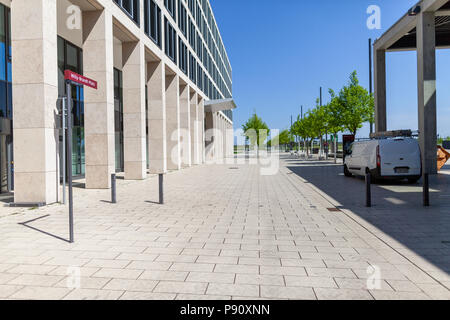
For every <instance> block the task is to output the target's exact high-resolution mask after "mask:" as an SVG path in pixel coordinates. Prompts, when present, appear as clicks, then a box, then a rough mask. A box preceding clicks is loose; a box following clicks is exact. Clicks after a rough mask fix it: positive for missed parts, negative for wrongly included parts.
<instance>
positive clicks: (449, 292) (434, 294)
mask: <svg viewBox="0 0 450 320" xmlns="http://www.w3.org/2000/svg"><path fill="white" fill-rule="evenodd" d="M417 286H418V287H419V288H420V289H422V291H423V292H425V293H426V294H427V295H428V296H430V297H431V298H432V299H436V300H450V289H446V288H444V287H442V286H441V285H438V284H429V283H418V284H417Z"/></svg>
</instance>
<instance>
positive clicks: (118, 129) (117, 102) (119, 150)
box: [114, 69, 125, 172]
mask: <svg viewBox="0 0 450 320" xmlns="http://www.w3.org/2000/svg"><path fill="white" fill-rule="evenodd" d="M114 130H115V132H114V134H115V150H116V153H115V156H116V172H123V171H124V170H125V165H124V147H123V98H122V71H120V70H118V69H114Z"/></svg>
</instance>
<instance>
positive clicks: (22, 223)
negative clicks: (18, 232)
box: [19, 214, 70, 243]
mask: <svg viewBox="0 0 450 320" xmlns="http://www.w3.org/2000/svg"><path fill="white" fill-rule="evenodd" d="M49 216H50V215H49V214H47V215H45V216H42V217H39V218H35V219H32V220H28V221H25V222H21V223H19V224H20V225H22V226H24V227H27V228H29V229H31V230H34V231H37V232H40V233H43V234H45V235H47V236H50V237H53V238H55V239H58V240H61V241H65V242H67V243H70V241H69V240H68V239H64V238H62V237H60V236H57V235H54V234H52V233H49V232H47V231H43V230H41V229H38V228H36V227H33V226H30V225H28V224H29V223H32V222H35V221H38V220H41V219H44V218H47V217H49Z"/></svg>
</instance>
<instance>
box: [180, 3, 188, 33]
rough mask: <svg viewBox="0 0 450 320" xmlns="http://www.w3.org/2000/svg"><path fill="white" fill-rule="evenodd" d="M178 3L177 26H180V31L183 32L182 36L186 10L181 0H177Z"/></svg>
mask: <svg viewBox="0 0 450 320" xmlns="http://www.w3.org/2000/svg"><path fill="white" fill-rule="evenodd" d="M178 4H179V5H178V27H179V28H180V31H181V32H182V33H183V34H184V36H186V35H187V34H186V29H187V26H186V25H187V11H186V8H185V7H184V5H183V3H182V1H181V0H178Z"/></svg>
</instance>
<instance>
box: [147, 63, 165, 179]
mask: <svg viewBox="0 0 450 320" xmlns="http://www.w3.org/2000/svg"><path fill="white" fill-rule="evenodd" d="M165 78H166V76H165V66H164V62H162V61H159V62H149V63H148V64H147V89H148V97H147V99H148V131H149V132H148V135H149V137H148V154H149V161H150V173H152V174H159V173H165V172H167V142H166V89H165Z"/></svg>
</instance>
